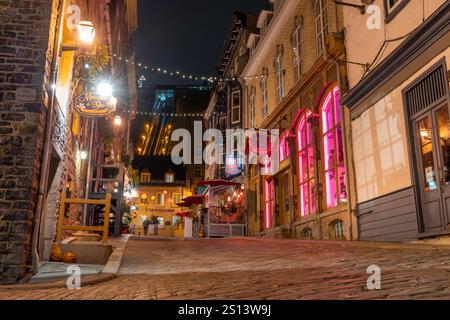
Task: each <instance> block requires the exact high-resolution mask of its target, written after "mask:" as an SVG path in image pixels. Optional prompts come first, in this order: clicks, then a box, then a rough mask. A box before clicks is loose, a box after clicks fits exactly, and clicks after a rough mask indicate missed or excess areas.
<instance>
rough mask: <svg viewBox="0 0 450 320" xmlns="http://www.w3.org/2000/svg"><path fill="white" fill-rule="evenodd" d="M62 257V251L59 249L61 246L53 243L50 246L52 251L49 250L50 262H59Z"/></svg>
mask: <svg viewBox="0 0 450 320" xmlns="http://www.w3.org/2000/svg"><path fill="white" fill-rule="evenodd" d="M62 258H63V253H62V250H61V246H60V245H59V244H56V243H55V244H54V245H53V246H52V252H51V256H50V260H51V261H52V262H61V260H62Z"/></svg>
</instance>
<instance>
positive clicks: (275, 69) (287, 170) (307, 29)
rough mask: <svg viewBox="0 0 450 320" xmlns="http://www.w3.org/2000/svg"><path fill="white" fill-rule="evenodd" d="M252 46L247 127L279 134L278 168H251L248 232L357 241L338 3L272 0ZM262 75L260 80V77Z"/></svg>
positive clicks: (244, 77) (247, 79)
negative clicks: (267, 170) (343, 106)
mask: <svg viewBox="0 0 450 320" xmlns="http://www.w3.org/2000/svg"><path fill="white" fill-rule="evenodd" d="M270 3H271V4H272V10H270V11H268V10H264V11H262V12H261V14H260V16H259V19H258V29H259V32H257V33H255V34H253V35H251V36H250V37H249V41H248V43H247V46H248V48H249V49H250V51H251V56H250V60H249V62H248V64H247V66H246V68H245V70H244V71H243V73H242V82H243V85H244V86H245V88H246V90H245V96H244V98H243V101H245V108H244V110H245V112H244V119H245V126H246V127H247V128H256V129H257V130H258V129H279V131H280V150H279V153H280V161H281V163H280V170H279V171H278V173H276V174H275V175H274V176H267V175H263V174H261V171H260V169H261V167H260V166H259V165H258V166H256V165H251V166H249V167H248V168H247V181H246V188H247V194H248V200H247V205H248V208H247V211H248V228H249V230H248V231H249V234H250V235H269V236H273V237H296V238H302V239H347V240H349V239H353V238H355V236H356V235H355V223H354V215H353V212H352V210H351V208H349V205H348V203H349V200H350V193H349V192H348V187H347V186H348V175H347V172H348V170H347V168H348V165H349V162H348V161H347V158H348V157H347V156H346V144H345V141H346V139H345V136H346V121H347V115H346V114H345V113H344V111H343V110H342V109H341V106H340V103H339V96H340V94H341V92H345V91H346V81H344V80H345V70H346V69H345V62H344V61H345V60H346V59H345V53H344V33H343V20H342V8H341V7H337V6H336V4H334V3H333V1H320V0H315V1H296V0H284V1H282V0H275V1H273V0H272V1H270ZM255 75H257V76H255Z"/></svg>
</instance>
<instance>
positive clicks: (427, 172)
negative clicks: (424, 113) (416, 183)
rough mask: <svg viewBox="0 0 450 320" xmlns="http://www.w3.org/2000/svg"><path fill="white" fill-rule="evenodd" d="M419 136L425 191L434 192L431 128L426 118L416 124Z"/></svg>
mask: <svg viewBox="0 0 450 320" xmlns="http://www.w3.org/2000/svg"><path fill="white" fill-rule="evenodd" d="M417 125H418V128H419V136H420V149H421V155H422V166H423V168H422V169H423V175H424V181H425V186H424V188H425V191H431V190H436V189H437V188H438V186H437V183H436V169H435V167H434V157H433V144H432V139H433V136H432V128H431V119H430V118H429V117H426V118H424V119H422V120H420V121H419V122H418V123H417Z"/></svg>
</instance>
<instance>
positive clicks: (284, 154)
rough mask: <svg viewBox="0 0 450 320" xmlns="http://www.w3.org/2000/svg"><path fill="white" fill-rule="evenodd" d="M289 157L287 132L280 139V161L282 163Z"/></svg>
mask: <svg viewBox="0 0 450 320" xmlns="http://www.w3.org/2000/svg"><path fill="white" fill-rule="evenodd" d="M290 155H291V149H290V148H289V131H285V132H284V133H283V134H282V135H281V138H280V161H284V160H286V159H287V158H289V156H290Z"/></svg>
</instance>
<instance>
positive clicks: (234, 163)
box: [225, 156, 242, 177]
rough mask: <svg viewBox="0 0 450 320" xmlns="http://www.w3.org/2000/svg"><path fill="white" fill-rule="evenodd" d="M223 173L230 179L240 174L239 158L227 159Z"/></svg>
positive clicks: (231, 157) (240, 162)
mask: <svg viewBox="0 0 450 320" xmlns="http://www.w3.org/2000/svg"><path fill="white" fill-rule="evenodd" d="M225 172H226V174H227V177H232V176H235V175H238V174H240V173H241V172H242V160H241V159H240V158H239V157H234V156H229V157H227V160H226V164H225Z"/></svg>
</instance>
